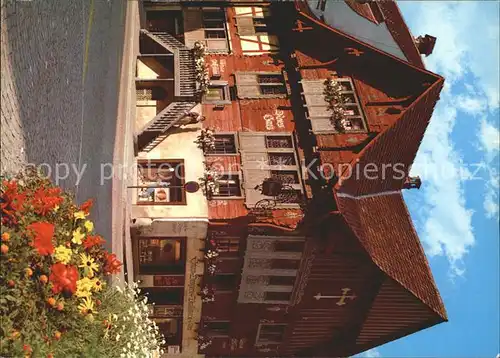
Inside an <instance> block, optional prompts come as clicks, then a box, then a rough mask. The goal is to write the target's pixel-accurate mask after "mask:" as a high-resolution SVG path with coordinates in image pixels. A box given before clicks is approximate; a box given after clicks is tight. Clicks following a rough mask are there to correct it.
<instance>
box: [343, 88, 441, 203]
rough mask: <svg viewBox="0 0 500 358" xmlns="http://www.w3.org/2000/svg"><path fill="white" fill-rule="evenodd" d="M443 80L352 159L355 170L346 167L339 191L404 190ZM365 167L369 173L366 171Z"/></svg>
mask: <svg viewBox="0 0 500 358" xmlns="http://www.w3.org/2000/svg"><path fill="white" fill-rule="evenodd" d="M443 82H444V80H443V79H440V80H438V81H437V82H435V83H434V84H433V85H432V86H430V87H429V88H428V89H427V90H426V91H425V92H424V93H423V94H422V95H421V96H420V97H419V98H417V99H416V100H415V102H413V103H412V104H411V105H410V106H409V107H408V108H407V109H406V110H405V111H404V112H403V113H402V114H401V117H400V118H399V119H398V120H396V122H395V123H394V124H393V125H392V126H391V127H389V128H387V129H386V130H385V131H384V132H382V133H381V134H379V135H378V136H377V137H376V138H375V139H374V140H373V141H371V142H370V143H369V144H368V145H367V146H366V147H365V148H363V150H362V151H361V152H360V153H359V154H358V155H357V156H356V158H354V160H353V161H352V162H351V165H352V168H353V170H352V171H350V170H346V171H345V172H344V173H343V175H342V177H341V179H340V180H339V182H338V183H337V186H336V189H337V190H338V191H340V192H343V193H348V194H350V195H354V196H358V195H367V194H374V193H379V192H384V191H392V190H400V189H401V188H402V187H403V182H404V180H405V178H406V176H407V175H408V172H409V170H410V166H411V165H412V164H413V161H414V160H415V156H416V155H417V151H418V148H419V146H420V142H421V141H422V139H423V137H424V133H425V130H426V129H427V126H428V124H429V121H430V118H431V115H432V112H433V110H434V106H435V105H436V102H437V100H438V99H439V93H440V91H441V89H442V87H443ZM370 167H371V168H375V167H376V172H375V171H370ZM358 168H359V170H358ZM365 168H366V173H368V175H364V173H365ZM357 173H360V175H357ZM375 177H376V178H375Z"/></svg>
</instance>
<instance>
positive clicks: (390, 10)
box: [377, 0, 425, 68]
mask: <svg viewBox="0 0 500 358" xmlns="http://www.w3.org/2000/svg"><path fill="white" fill-rule="evenodd" d="M377 5H378V6H379V8H380V10H381V11H382V14H383V15H384V18H385V20H384V23H385V24H386V25H387V28H388V29H389V32H390V33H391V35H392V38H393V39H394V41H396V43H397V44H398V46H399V48H400V49H401V51H403V53H404V54H405V56H406V58H407V59H408V61H409V62H410V63H412V64H413V65H415V66H418V67H421V68H425V66H424V63H423V62H422V56H421V55H420V52H419V51H418V49H417V47H416V45H415V42H414V41H413V36H412V35H411V33H410V29H409V28H408V26H406V23H405V20H404V19H403V16H402V15H401V11H399V7H398V5H397V4H396V2H395V1H393V0H388V1H378V2H377Z"/></svg>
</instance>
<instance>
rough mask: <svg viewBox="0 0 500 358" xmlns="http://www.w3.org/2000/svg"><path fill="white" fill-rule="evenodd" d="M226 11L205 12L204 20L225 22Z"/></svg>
mask: <svg viewBox="0 0 500 358" xmlns="http://www.w3.org/2000/svg"><path fill="white" fill-rule="evenodd" d="M224 19H225V16H224V10H216V11H203V20H224Z"/></svg>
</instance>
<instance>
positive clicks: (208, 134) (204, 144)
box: [195, 128, 215, 153]
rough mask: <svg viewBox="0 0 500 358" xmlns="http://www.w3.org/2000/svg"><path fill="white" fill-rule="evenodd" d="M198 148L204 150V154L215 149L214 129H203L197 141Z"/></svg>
mask: <svg viewBox="0 0 500 358" xmlns="http://www.w3.org/2000/svg"><path fill="white" fill-rule="evenodd" d="M195 143H196V144H198V148H200V149H201V150H203V152H204V153H206V152H209V151H211V150H214V149H215V136H214V131H213V129H210V128H203V129H202V130H201V132H200V134H199V135H198V137H197V138H196V141H195Z"/></svg>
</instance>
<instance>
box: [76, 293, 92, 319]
mask: <svg viewBox="0 0 500 358" xmlns="http://www.w3.org/2000/svg"><path fill="white" fill-rule="evenodd" d="M78 309H79V310H80V312H81V313H82V314H84V315H91V314H93V313H96V311H95V309H94V302H93V301H92V299H91V298H90V297H84V299H83V302H82V303H80V305H79V306H78Z"/></svg>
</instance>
